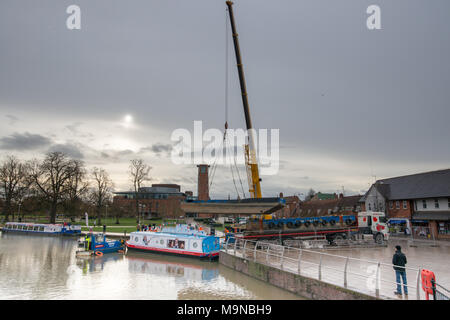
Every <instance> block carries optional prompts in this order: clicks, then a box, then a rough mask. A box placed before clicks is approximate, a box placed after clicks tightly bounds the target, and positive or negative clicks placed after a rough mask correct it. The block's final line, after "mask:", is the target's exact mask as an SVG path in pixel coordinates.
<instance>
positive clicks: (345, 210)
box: [297, 193, 362, 217]
mask: <svg viewBox="0 0 450 320" xmlns="http://www.w3.org/2000/svg"><path fill="white" fill-rule="evenodd" d="M330 198H331V197H330ZM314 199H315V200H314ZM360 199H361V195H355V196H347V197H344V195H343V194H342V193H341V194H339V196H337V195H336V197H334V196H333V197H332V198H331V199H320V198H319V197H316V198H312V199H311V200H309V201H304V202H302V203H301V205H300V208H299V210H297V212H298V214H297V216H300V217H317V216H327V215H351V214H355V213H358V212H360V211H361V209H362V208H361V203H360V202H359V201H360Z"/></svg>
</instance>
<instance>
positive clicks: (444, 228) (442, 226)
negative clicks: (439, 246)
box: [438, 221, 450, 234]
mask: <svg viewBox="0 0 450 320" xmlns="http://www.w3.org/2000/svg"><path fill="white" fill-rule="evenodd" d="M438 233H439V234H450V222H447V221H445V222H439V223H438Z"/></svg>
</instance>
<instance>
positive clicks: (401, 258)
mask: <svg viewBox="0 0 450 320" xmlns="http://www.w3.org/2000/svg"><path fill="white" fill-rule="evenodd" d="M395 249H396V250H395V254H394V256H393V257H392V264H393V265H394V270H395V279H396V282H397V291H394V293H395V294H398V295H401V294H402V286H401V282H400V278H401V279H402V281H403V291H404V292H405V296H407V295H408V284H407V282H406V269H405V265H406V263H407V260H406V256H405V254H404V253H403V252H402V247H400V246H395Z"/></svg>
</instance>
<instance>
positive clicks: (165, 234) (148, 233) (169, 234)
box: [130, 231, 214, 239]
mask: <svg viewBox="0 0 450 320" xmlns="http://www.w3.org/2000/svg"><path fill="white" fill-rule="evenodd" d="M131 234H142V235H146V236H151V237H172V238H173V237H176V238H197V239H204V238H208V237H214V236H210V235H206V234H204V235H202V234H196V233H177V232H152V231H134V232H131V233H130V235H131Z"/></svg>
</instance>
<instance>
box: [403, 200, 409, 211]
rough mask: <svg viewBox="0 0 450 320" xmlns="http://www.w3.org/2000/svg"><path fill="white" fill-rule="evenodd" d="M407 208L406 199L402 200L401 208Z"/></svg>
mask: <svg viewBox="0 0 450 320" xmlns="http://www.w3.org/2000/svg"><path fill="white" fill-rule="evenodd" d="M407 208H408V201H406V200H403V209H407Z"/></svg>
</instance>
